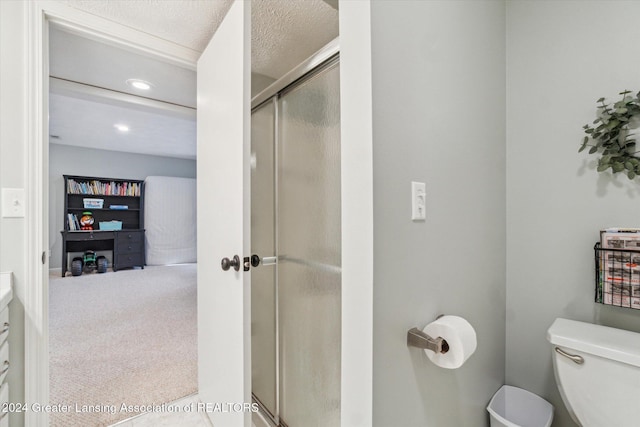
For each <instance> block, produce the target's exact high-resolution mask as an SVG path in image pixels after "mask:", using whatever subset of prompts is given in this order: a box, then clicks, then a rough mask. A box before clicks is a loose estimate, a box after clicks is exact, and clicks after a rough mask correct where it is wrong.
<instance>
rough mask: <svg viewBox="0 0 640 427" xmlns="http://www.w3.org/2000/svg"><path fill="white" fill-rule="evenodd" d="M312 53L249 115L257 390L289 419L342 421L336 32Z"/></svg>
mask: <svg viewBox="0 0 640 427" xmlns="http://www.w3.org/2000/svg"><path fill="white" fill-rule="evenodd" d="M320 56H322V57H323V60H322V61H318V58H319V57H320ZM312 59H315V60H316V63H317V62H320V65H318V66H316V67H315V68H312V69H311V70H309V68H308V64H310V63H312V62H314V61H312V60H311V59H310V60H308V61H306V62H305V63H303V64H301V65H300V66H299V67H297V68H296V69H295V70H294V72H293V74H289V75H288V77H287V79H285V80H284V81H280V82H276V83H274V85H273V86H271V90H269V89H267V90H266V91H265V92H263V93H261V94H259V95H258V96H257V97H256V98H254V102H255V105H254V108H253V111H252V117H251V135H252V136H251V146H252V149H251V151H252V152H251V230H252V232H251V250H252V253H254V254H256V255H257V256H258V258H260V260H261V265H259V266H258V267H257V268H255V269H254V270H253V273H252V282H251V301H252V305H251V325H252V331H251V336H252V343H251V348H252V357H251V360H252V395H253V399H254V400H255V401H256V402H257V403H258V404H259V405H260V407H261V409H262V411H263V412H262V413H263V414H264V415H265V416H266V418H267V419H269V420H270V422H271V423H272V424H273V425H283V426H285V425H289V426H310V425H323V426H339V425H340V357H341V287H342V280H341V256H342V250H341V218H340V211H341V197H340V167H341V162H340V97H339V92H340V66H339V59H338V53H337V41H336V42H334V43H332V44H331V45H330V46H329V47H328V48H325V49H324V50H323V51H322V52H321V53H320V54H319V55H316V56H315V57H312ZM269 92H271V93H269ZM265 99H266V100H265Z"/></svg>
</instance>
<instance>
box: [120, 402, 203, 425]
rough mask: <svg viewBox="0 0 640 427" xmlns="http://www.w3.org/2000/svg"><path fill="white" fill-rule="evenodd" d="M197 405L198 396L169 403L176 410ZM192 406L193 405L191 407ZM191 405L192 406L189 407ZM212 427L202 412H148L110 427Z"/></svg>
mask: <svg viewBox="0 0 640 427" xmlns="http://www.w3.org/2000/svg"><path fill="white" fill-rule="evenodd" d="M197 403H198V395H197V394H194V395H192V396H187V397H185V398H182V399H179V400H176V401H174V402H171V404H170V405H172V406H175V407H177V408H184V407H186V406H190V407H193V408H195V407H196V405H197ZM192 404H193V405H192ZM191 405H192V406H191ZM165 426H166V427H212V424H211V422H210V421H209V418H208V417H207V415H206V414H205V413H204V412H197V411H195V410H194V411H191V412H184V411H180V412H150V413H147V414H142V415H139V416H137V417H134V418H130V419H128V420H124V421H120V422H119V423H117V424H113V426H111V427H165Z"/></svg>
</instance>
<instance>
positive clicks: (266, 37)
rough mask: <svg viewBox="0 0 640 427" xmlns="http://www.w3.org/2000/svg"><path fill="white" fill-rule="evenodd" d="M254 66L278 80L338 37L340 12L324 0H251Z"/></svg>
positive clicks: (255, 69)
mask: <svg viewBox="0 0 640 427" xmlns="http://www.w3.org/2000/svg"><path fill="white" fill-rule="evenodd" d="M251 33H252V34H251V69H252V71H253V72H255V73H259V74H263V75H265V76H269V77H271V78H274V79H277V78H279V77H282V76H283V75H284V74H286V73H287V72H288V71H290V70H291V69H293V68H294V67H295V66H296V65H298V64H300V63H301V62H302V61H304V60H305V59H307V58H308V57H309V56H311V55H312V54H313V53H315V52H316V51H318V50H320V48H322V47H323V46H324V45H326V44H327V43H329V42H330V41H331V40H333V39H334V38H336V37H338V11H337V10H336V9H334V8H333V7H331V6H330V5H329V4H327V3H326V2H325V1H323V0H295V1H294V0H252V6H251Z"/></svg>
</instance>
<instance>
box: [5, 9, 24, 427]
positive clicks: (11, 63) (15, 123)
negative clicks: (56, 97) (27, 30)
mask: <svg viewBox="0 0 640 427" xmlns="http://www.w3.org/2000/svg"><path fill="white" fill-rule="evenodd" d="M25 4H26V3H24V2H17V1H9V2H8V1H0V187H2V188H5V187H9V188H12V187H17V188H23V187H24V162H25V145H24V144H25V140H26V129H25V127H24V115H23V112H24V102H25V97H24V88H25V84H26V82H25V76H26V74H27V73H26V71H25V62H24V60H23V55H24V45H23V41H24V40H23V38H22V36H23V31H22V25H23V22H22V13H23V9H24V8H25ZM25 238H26V232H25V221H24V219H22V218H0V270H1V271H13V274H14V279H15V281H14V298H13V301H12V302H11V304H10V306H9V307H10V319H9V322H10V323H11V332H10V334H9V348H10V350H11V351H10V353H9V358H10V360H11V369H10V370H9V373H8V379H7V381H8V382H9V388H10V394H9V400H10V401H11V402H23V401H24V334H23V333H22V331H23V330H24V306H23V303H22V301H23V300H24V295H25V287H26V283H25V273H26V272H25V264H24V245H25ZM23 419H24V417H23V415H22V414H18V413H16V414H11V415H10V418H9V422H10V424H11V426H16V427H17V426H21V425H23Z"/></svg>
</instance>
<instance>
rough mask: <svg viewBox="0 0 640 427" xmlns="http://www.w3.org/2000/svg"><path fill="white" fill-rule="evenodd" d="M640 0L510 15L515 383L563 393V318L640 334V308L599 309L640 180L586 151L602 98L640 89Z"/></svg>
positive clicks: (562, 421)
mask: <svg viewBox="0 0 640 427" xmlns="http://www.w3.org/2000/svg"><path fill="white" fill-rule="evenodd" d="M638 20H640V2H636V1H615V2H611V1H553V2H544V1H542V2H524V1H514V2H509V3H508V7H507V23H508V24H507V70H508V73H507V183H508V185H507V236H508V237H507V253H508V257H507V353H506V359H507V365H506V381H507V383H509V384H514V385H516V386H520V387H524V388H527V389H529V390H531V391H533V392H535V393H538V394H540V395H542V396H544V397H545V398H547V399H549V400H550V401H551V402H552V403H553V404H554V406H555V407H556V421H555V423H554V425H555V426H569V425H573V423H572V422H571V420H570V418H569V416H568V413H567V412H566V410H565V408H564V405H563V404H562V401H561V399H560V396H559V394H558V391H557V388H556V384H555V380H554V376H553V367H552V362H551V360H552V359H551V346H550V345H549V343H548V342H547V341H546V338H545V336H546V330H547V329H548V327H549V326H550V325H551V323H552V322H553V320H554V319H555V318H556V317H566V318H569V319H575V320H582V321H588V322H596V323H600V324H604V325H609V326H616V327H622V328H625V329H631V330H635V331H640V312H636V311H633V310H630V309H621V308H613V307H606V306H602V305H599V304H595V303H594V302H593V295H594V289H593V286H594V279H593V269H594V265H593V249H592V248H593V245H594V243H595V242H596V241H597V239H598V230H599V229H600V228H602V227H607V226H638V225H639V224H640V186H639V182H638V180H637V179H636V180H635V181H634V182H630V181H628V179H627V178H626V177H624V176H620V177H616V178H612V177H611V176H610V175H609V174H608V173H606V174H599V173H597V172H596V171H595V157H593V156H588V155H587V154H586V153H580V154H578V152H577V150H578V147H579V144H580V142H581V139H582V137H583V135H584V134H583V133H582V126H583V125H584V124H585V123H590V122H591V121H592V120H593V119H594V118H595V114H596V108H595V105H596V103H595V101H596V100H597V99H598V98H600V97H602V96H604V97H607V98H609V99H616V98H618V93H619V92H621V91H622V90H624V89H630V90H632V91H634V92H635V91H638V90H640V80H639V79H638V76H639V75H640V44H639V43H637V41H638V40H640V27H638V25H635V24H634V23H636V22H638Z"/></svg>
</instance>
